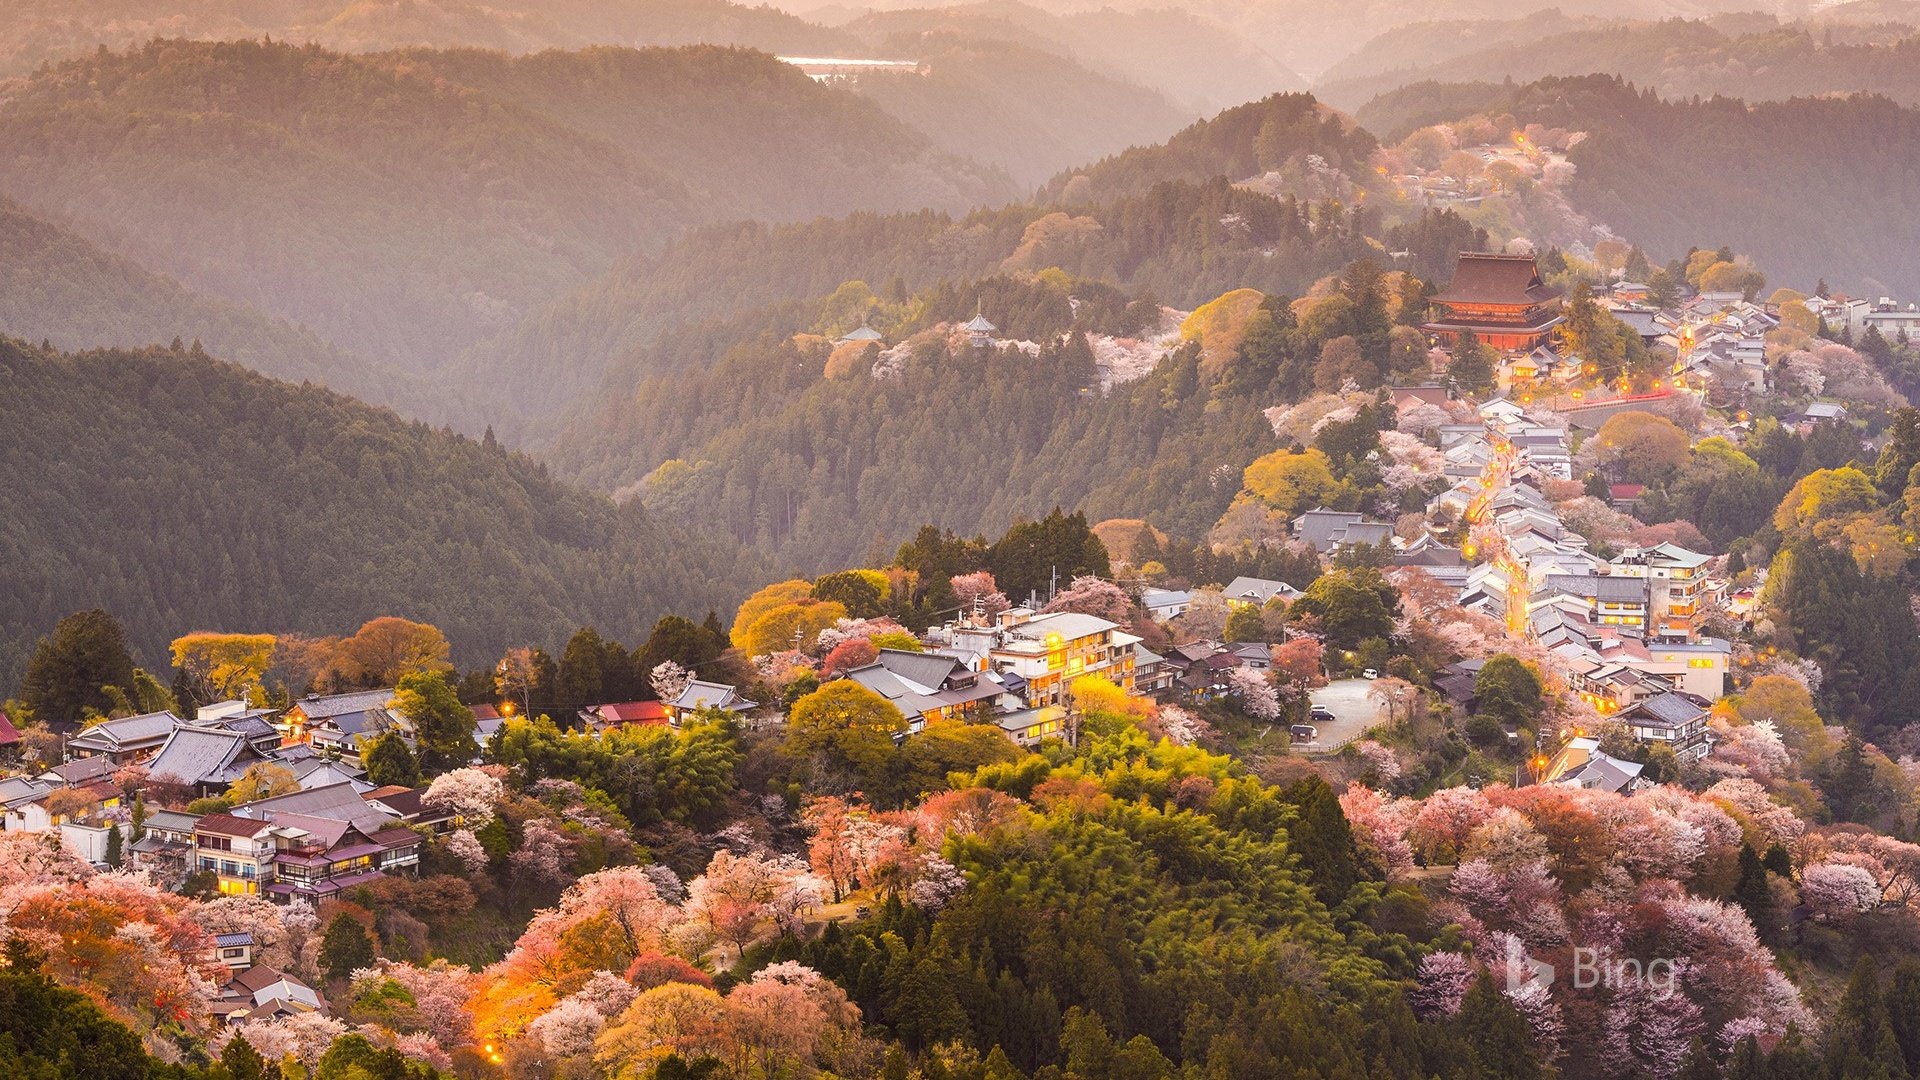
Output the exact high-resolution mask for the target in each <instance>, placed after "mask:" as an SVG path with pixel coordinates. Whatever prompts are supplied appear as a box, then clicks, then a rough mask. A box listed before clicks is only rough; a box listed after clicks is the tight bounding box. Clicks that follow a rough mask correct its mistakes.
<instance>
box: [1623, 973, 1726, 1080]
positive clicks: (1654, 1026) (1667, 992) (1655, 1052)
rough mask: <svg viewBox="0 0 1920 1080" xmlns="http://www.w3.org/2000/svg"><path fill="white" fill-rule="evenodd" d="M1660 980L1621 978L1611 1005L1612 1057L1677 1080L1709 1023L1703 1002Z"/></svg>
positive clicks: (1655, 1076)
mask: <svg viewBox="0 0 1920 1080" xmlns="http://www.w3.org/2000/svg"><path fill="white" fill-rule="evenodd" d="M1661 982H1662V984H1663V985H1662V986H1659V987H1657V986H1655V985H1654V983H1653V980H1650V979H1647V978H1631V977H1629V978H1626V979H1622V980H1619V983H1620V985H1618V986H1616V987H1615V988H1614V991H1613V1000H1612V1001H1611V1002H1610V1003H1609V1005H1608V1008H1607V1015H1606V1046H1607V1050H1608V1056H1607V1060H1608V1061H1609V1063H1611V1064H1612V1065H1614V1066H1616V1067H1619V1066H1632V1067H1633V1069H1634V1071H1636V1072H1638V1073H1639V1074H1641V1075H1644V1076H1647V1077H1650V1078H1652V1080H1673V1077H1675V1076H1677V1075H1679V1072H1680V1066H1681V1065H1683V1064H1685V1062H1686V1059H1687V1050H1688V1048H1689V1047H1690V1046H1691V1045H1692V1043H1693V1040H1694V1039H1695V1038H1696V1037H1698V1036H1699V1035H1700V1034H1701V1032H1702V1030H1703V1027H1704V1025H1703V1024H1702V1023H1701V1018H1700V1007H1699V1006H1698V1005H1695V1004H1694V1003H1693V1002H1692V1001H1691V1000H1689V999H1688V998H1687V996H1686V995H1685V994H1683V993H1680V992H1679V990H1678V989H1677V988H1675V987H1673V986H1665V985H1664V983H1665V980H1664V979H1662V980H1661Z"/></svg>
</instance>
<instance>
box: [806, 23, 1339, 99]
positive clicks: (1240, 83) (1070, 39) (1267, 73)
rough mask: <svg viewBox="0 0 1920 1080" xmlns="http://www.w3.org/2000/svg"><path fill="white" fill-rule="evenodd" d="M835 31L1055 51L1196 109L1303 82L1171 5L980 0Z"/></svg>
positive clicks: (890, 49) (888, 46) (893, 48)
mask: <svg viewBox="0 0 1920 1080" xmlns="http://www.w3.org/2000/svg"><path fill="white" fill-rule="evenodd" d="M839 28H840V29H841V30H843V31H845V32H847V33H849V34H851V35H854V36H856V37H858V38H859V39H860V40H862V41H863V42H865V43H866V44H867V46H868V47H869V48H872V49H874V50H877V51H879V52H881V53H884V54H889V55H892V54H901V53H904V52H909V51H911V50H912V49H913V47H914V44H915V42H916V41H917V40H918V39H921V38H925V37H928V36H933V35H939V34H955V35H959V36H961V37H965V38H973V39H985V40H994V41H1005V42H1008V43H1010V44H1015V45H1022V46H1026V47H1029V48H1034V49H1041V50H1044V51H1047V52H1053V53H1058V54H1059V55H1061V56H1066V57H1069V58H1072V59H1073V60H1075V61H1077V62H1079V63H1081V64H1084V65H1085V66H1087V67H1088V68H1091V69H1092V70H1094V71H1096V72H1099V73H1101V74H1103V75H1106V76H1108V77H1110V78H1117V79H1122V80H1125V81H1128V82H1132V83H1136V84H1138V85H1140V86H1145V87H1150V88H1152V89H1154V90H1158V91H1159V92H1160V93H1162V94H1164V95H1166V96H1167V98H1168V99H1170V100H1171V101H1173V102H1175V103H1176V104H1178V105H1180V106H1181V107H1182V108H1184V109H1186V110H1189V111H1191V112H1196V113H1198V112H1215V111H1218V110H1220V109H1223V108H1226V107H1227V106H1230V105H1238V104H1240V103H1242V102H1246V101H1251V100H1254V99H1255V98H1261V97H1265V96H1266V95H1268V94H1271V93H1274V92H1275V91H1279V90H1298V89H1302V88H1304V87H1305V85H1306V82H1305V80H1303V79H1302V78H1301V77H1300V76H1299V75H1298V74H1296V73H1295V72H1293V71H1291V70H1289V69H1288V68H1287V67H1286V66H1285V65H1284V64H1282V63H1280V62H1279V61H1278V60H1276V59H1274V58H1273V56H1271V55H1270V54H1269V53H1268V52H1267V51H1266V50H1264V49H1262V48H1261V47H1260V46H1258V45H1255V44H1254V43H1252V42H1250V41H1248V40H1247V39H1245V38H1243V37H1241V36H1240V35H1238V34H1235V33H1234V32H1233V31H1231V30H1229V29H1227V28H1226V27H1224V26H1221V25H1220V24H1218V23H1215V22H1212V21H1210V20H1207V19H1203V18H1200V17H1199V16H1196V15H1193V14H1191V13H1189V12H1186V11H1182V10H1179V9H1177V8H1155V9H1143V10H1130V11H1116V10H1114V9H1113V8H1100V9H1099V10H1097V11H1073V12H1063V13H1060V14H1052V13H1050V12H1047V11H1043V10H1041V9H1040V8H1038V7H1036V6H1034V5H1032V4H1028V3H1022V2H1020V0H986V2H984V3H973V4H960V5H955V6H953V7H936V8H907V9H901V10H892V11H874V12H868V13H866V14H864V15H862V16H860V17H858V18H855V19H853V20H851V21H848V22H845V23H842V24H841V25H840V27H839Z"/></svg>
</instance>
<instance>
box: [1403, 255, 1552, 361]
mask: <svg viewBox="0 0 1920 1080" xmlns="http://www.w3.org/2000/svg"><path fill="white" fill-rule="evenodd" d="M1433 302H1434V303H1435V304H1437V305H1438V306H1440V307H1441V308H1444V309H1445V312H1446V313H1445V314H1444V315H1442V316H1440V317H1439V318H1438V319H1435V320H1434V321H1433V322H1430V323H1427V324H1426V325H1424V326H1422V327H1421V329H1422V330H1425V331H1427V332H1428V333H1430V334H1457V333H1459V332H1461V331H1462V330H1464V331H1466V332H1467V333H1469V334H1472V335H1473V336H1474V337H1475V338H1476V339H1478V340H1479V341H1480V343H1481V344H1483V345H1490V346H1492V347H1493V348H1496V349H1533V348H1536V347H1538V346H1540V345H1544V344H1546V343H1547V341H1548V339H1549V338H1551V337H1552V336H1553V328H1554V327H1556V326H1559V325H1560V319H1561V315H1560V290H1559V289H1556V288H1554V287H1553V286H1551V285H1548V284H1547V283H1546V282H1544V281H1542V280H1540V267H1539V265H1538V264H1536V263H1535V262H1534V261H1533V256H1531V255H1486V254H1481V253H1479V252H1472V251H1463V252H1461V253H1460V261H1459V263H1458V264H1456V265H1455V266H1454V269H1453V284H1451V285H1449V286H1447V291H1446V292H1443V293H1441V294H1440V295H1438V296H1436V297H1434V298H1433Z"/></svg>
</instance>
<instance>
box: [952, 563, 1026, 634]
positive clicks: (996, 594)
mask: <svg viewBox="0 0 1920 1080" xmlns="http://www.w3.org/2000/svg"><path fill="white" fill-rule="evenodd" d="M950 584H952V586H953V594H954V595H955V596H957V597H959V598H960V606H961V607H962V608H964V609H966V610H967V611H968V612H969V613H971V612H976V611H977V612H979V614H980V616H981V617H982V618H984V619H986V620H987V621H989V622H991V621H992V620H993V619H994V618H995V617H996V616H998V615H999V614H1000V613H1001V612H1003V611H1005V610H1007V609H1008V608H1010V607H1012V606H1013V605H1012V604H1011V603H1009V602H1008V601H1007V595H1006V594H1005V593H1003V592H1001V591H1000V587H999V585H997V584H995V583H994V580H993V575H992V574H990V573H988V572H987V571H985V570H981V571H979V572H977V573H972V574H956V575H955V576H954V577H953V578H952V579H950Z"/></svg>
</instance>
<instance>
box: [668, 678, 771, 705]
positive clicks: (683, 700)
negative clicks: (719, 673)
mask: <svg viewBox="0 0 1920 1080" xmlns="http://www.w3.org/2000/svg"><path fill="white" fill-rule="evenodd" d="M673 707H674V708H675V709H679V710H683V711H691V710H694V709H707V708H717V709H732V710H734V711H736V712H737V711H741V710H745V709H751V708H753V702H751V701H748V700H747V699H746V698H744V697H741V696H740V691H739V690H737V689H735V688H734V687H731V686H728V685H727V684H726V683H714V682H703V681H702V680H700V679H695V680H693V681H692V682H690V683H688V684H687V688H686V689H685V690H682V691H680V696H679V697H677V698H674V699H673Z"/></svg>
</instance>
